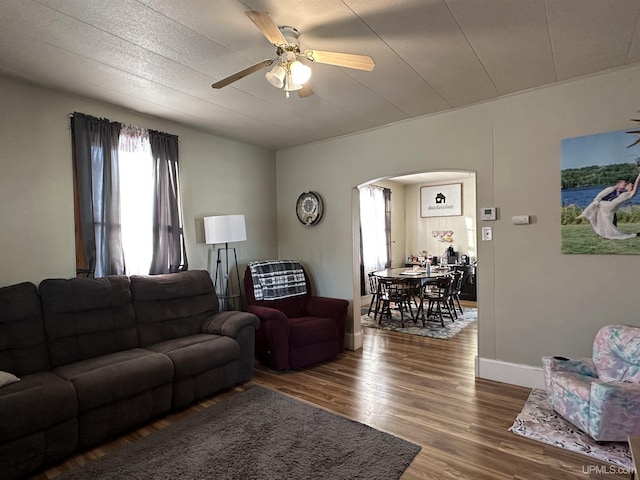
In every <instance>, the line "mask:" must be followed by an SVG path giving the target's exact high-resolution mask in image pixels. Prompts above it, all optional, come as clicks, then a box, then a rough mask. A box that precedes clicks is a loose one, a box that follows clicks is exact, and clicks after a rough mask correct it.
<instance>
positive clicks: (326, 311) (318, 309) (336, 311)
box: [307, 297, 349, 320]
mask: <svg viewBox="0 0 640 480" xmlns="http://www.w3.org/2000/svg"><path fill="white" fill-rule="evenodd" d="M348 308H349V302H348V301H346V300H342V299H339V298H328V297H310V298H309V302H308V303H307V313H308V314H309V315H310V316H312V317H325V318H333V319H336V320H344V319H345V318H346V315H347V309H348Z"/></svg>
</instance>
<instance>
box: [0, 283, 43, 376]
mask: <svg viewBox="0 0 640 480" xmlns="http://www.w3.org/2000/svg"><path fill="white" fill-rule="evenodd" d="M0 370H3V371H5V372H10V373H13V374H14V375H17V376H22V375H28V374H31V373H35V372H40V371H45V370H49V352H48V350H47V344H46V340H45V333H44V322H43V320H42V307H41V304H40V296H39V295H38V291H37V289H36V286H35V285H34V284H33V283H29V282H25V283H20V284H17V285H11V286H9V287H3V288H0Z"/></svg>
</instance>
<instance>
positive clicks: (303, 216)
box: [296, 192, 324, 227]
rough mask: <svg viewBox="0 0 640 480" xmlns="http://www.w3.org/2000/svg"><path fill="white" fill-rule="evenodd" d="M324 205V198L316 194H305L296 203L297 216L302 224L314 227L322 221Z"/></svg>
mask: <svg viewBox="0 0 640 480" xmlns="http://www.w3.org/2000/svg"><path fill="white" fill-rule="evenodd" d="M323 212H324V205H323V203H322V198H321V197H320V195H319V194H317V193H316V192H304V193H302V194H301V195H300V196H299V197H298V201H297V202H296V215H297V216H298V220H300V223H302V224H304V225H307V226H309V227H310V226H312V225H316V224H317V223H318V222H319V221H320V220H322V214H323Z"/></svg>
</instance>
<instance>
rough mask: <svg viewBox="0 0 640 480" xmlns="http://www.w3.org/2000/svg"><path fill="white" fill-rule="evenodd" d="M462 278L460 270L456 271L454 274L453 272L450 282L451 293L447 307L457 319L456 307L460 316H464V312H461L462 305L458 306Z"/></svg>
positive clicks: (462, 274)
mask: <svg viewBox="0 0 640 480" xmlns="http://www.w3.org/2000/svg"><path fill="white" fill-rule="evenodd" d="M463 276H464V272H462V271H461V270H456V271H455V272H453V281H452V282H451V291H450V292H449V306H450V307H451V309H452V311H453V312H454V313H455V315H456V318H458V312H457V311H456V305H457V306H458V309H459V310H460V314H461V315H464V310H462V305H461V304H460V292H461V291H462V280H463Z"/></svg>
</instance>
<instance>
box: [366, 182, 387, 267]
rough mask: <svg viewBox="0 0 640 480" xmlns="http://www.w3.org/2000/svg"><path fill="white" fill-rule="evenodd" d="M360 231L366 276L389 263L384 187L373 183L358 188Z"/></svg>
mask: <svg viewBox="0 0 640 480" xmlns="http://www.w3.org/2000/svg"><path fill="white" fill-rule="evenodd" d="M360 231H361V234H362V263H363V266H364V278H366V277H367V275H368V274H369V272H375V271H376V270H382V269H384V268H386V267H387V265H388V264H389V263H388V262H389V255H388V242H389V239H388V232H387V221H386V204H385V195H384V188H382V187H378V186H375V185H367V186H365V187H361V188H360Z"/></svg>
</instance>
